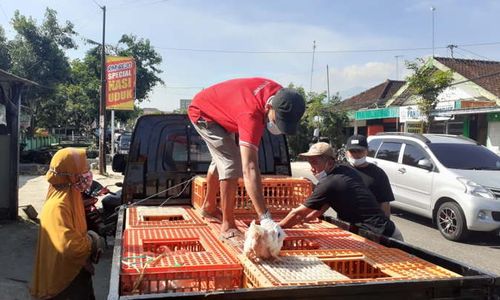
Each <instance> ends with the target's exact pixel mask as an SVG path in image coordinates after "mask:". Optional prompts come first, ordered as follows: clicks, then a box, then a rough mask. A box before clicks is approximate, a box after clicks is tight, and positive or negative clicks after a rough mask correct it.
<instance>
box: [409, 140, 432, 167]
mask: <svg viewBox="0 0 500 300" xmlns="http://www.w3.org/2000/svg"><path fill="white" fill-rule="evenodd" d="M425 158H428V156H427V154H426V153H425V151H424V149H422V148H421V147H419V146H416V145H412V144H406V147H405V150H404V152H403V164H405V165H409V166H413V167H419V165H418V161H419V160H421V159H425Z"/></svg>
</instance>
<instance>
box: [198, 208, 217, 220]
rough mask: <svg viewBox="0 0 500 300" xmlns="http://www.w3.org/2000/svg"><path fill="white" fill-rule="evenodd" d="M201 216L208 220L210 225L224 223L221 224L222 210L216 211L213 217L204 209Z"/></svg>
mask: <svg viewBox="0 0 500 300" xmlns="http://www.w3.org/2000/svg"><path fill="white" fill-rule="evenodd" d="M200 214H201V216H202V217H203V219H205V220H207V221H208V222H210V223H222V222H221V219H222V212H221V211H220V209H216V210H215V215H212V214H210V213H208V212H206V211H204V210H203V209H201V212H200Z"/></svg>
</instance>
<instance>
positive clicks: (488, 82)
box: [434, 57, 500, 97]
mask: <svg viewBox="0 0 500 300" xmlns="http://www.w3.org/2000/svg"><path fill="white" fill-rule="evenodd" d="M434 59H435V60H437V61H438V62H440V63H442V64H443V65H445V66H447V67H448V68H450V69H451V70H452V71H453V72H457V73H459V74H460V75H462V76H464V77H465V78H467V79H471V80H472V81H473V82H474V83H476V84H477V85H479V86H480V87H482V88H484V89H485V90H487V91H489V92H490V93H492V94H494V95H495V96H497V97H500V61H488V60H473V59H458V58H445V57H435V58H434ZM490 74H495V75H492V76H485V75H490ZM477 77H482V78H478V79H475V78H477Z"/></svg>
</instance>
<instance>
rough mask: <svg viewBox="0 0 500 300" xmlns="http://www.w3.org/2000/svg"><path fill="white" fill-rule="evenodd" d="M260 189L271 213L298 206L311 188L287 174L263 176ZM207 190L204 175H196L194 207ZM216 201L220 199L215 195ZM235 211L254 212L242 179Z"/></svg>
mask: <svg viewBox="0 0 500 300" xmlns="http://www.w3.org/2000/svg"><path fill="white" fill-rule="evenodd" d="M262 189H263V193H264V200H265V201H266V205H267V208H268V209H269V211H270V212H271V213H278V212H288V211H290V210H291V209H292V208H295V207H297V206H299V205H300V204H302V203H304V201H305V200H306V199H307V197H309V196H310V195H311V193H312V190H313V185H312V183H311V182H310V181H309V180H307V179H304V178H293V177H287V176H263V177H262ZM206 190H207V181H206V177H204V176H198V177H196V178H195V179H194V181H193V183H192V193H191V199H192V204H193V206H195V207H198V208H200V207H201V206H202V205H203V201H204V200H205V196H206ZM217 201H218V202H219V201H220V197H219V195H217ZM234 211H235V213H251V212H253V213H255V209H254V207H253V204H252V201H251V200H250V198H249V196H248V194H247V192H246V190H245V186H244V182H243V179H241V178H240V179H239V180H238V189H237V191H236V200H235V206H234Z"/></svg>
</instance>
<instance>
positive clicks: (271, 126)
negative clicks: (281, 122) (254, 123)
mask: <svg viewBox="0 0 500 300" xmlns="http://www.w3.org/2000/svg"><path fill="white" fill-rule="evenodd" d="M267 130H269V132H270V133H272V134H274V135H280V134H283V133H282V132H281V131H280V129H279V128H278V126H277V125H276V124H275V123H274V122H271V121H269V122H267Z"/></svg>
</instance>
